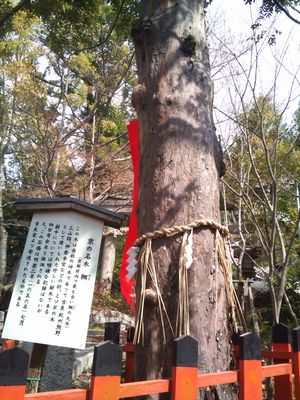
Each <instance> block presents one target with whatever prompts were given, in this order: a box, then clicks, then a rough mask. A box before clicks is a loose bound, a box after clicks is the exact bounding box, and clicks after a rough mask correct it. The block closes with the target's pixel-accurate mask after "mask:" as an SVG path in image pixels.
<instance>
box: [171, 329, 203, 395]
mask: <svg viewBox="0 0 300 400" xmlns="http://www.w3.org/2000/svg"><path fill="white" fill-rule="evenodd" d="M197 378H198V342H197V340H195V339H193V338H192V337H191V336H188V335H186V336H181V337H179V338H177V339H175V340H174V342H173V367H172V382H171V400H182V399H185V400H196V399H197V389H198V385H197Z"/></svg>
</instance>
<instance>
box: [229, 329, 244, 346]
mask: <svg viewBox="0 0 300 400" xmlns="http://www.w3.org/2000/svg"><path fill="white" fill-rule="evenodd" d="M241 334H242V333H241V331H237V332H233V334H232V337H231V340H232V344H233V345H234V346H237V345H238V344H239V343H240V342H239V341H240V336H241Z"/></svg>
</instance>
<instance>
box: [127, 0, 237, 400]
mask: <svg viewBox="0 0 300 400" xmlns="http://www.w3.org/2000/svg"><path fill="white" fill-rule="evenodd" d="M133 38H134V42H135V47H136V58H137V66H138V77H139V85H138V86H137V88H136V89H135V91H134V94H133V105H134V106H135V108H136V110H137V113H138V117H139V120H140V134H141V146H140V154H141V162H140V171H139V177H140V178H139V179H140V185H139V186H140V193H139V205H138V221H139V222H138V223H139V234H140V235H141V234H143V233H145V232H151V231H153V230H155V229H159V228H162V227H169V226H172V225H180V224H187V223H191V222H194V221H195V220H197V219H200V218H203V217H204V218H210V219H214V220H215V221H219V219H220V213H219V187H218V180H219V169H220V167H221V163H222V157H221V155H220V152H219V151H218V143H217V139H216V135H215V131H214V125H213V121H212V112H211V110H212V96H213V95H212V82H211V78H210V67H209V57H208V47H207V42H206V31H205V21H204V10H203V1H200V0H180V1H178V0H177V1H176V0H169V1H168V0H151V1H149V0H142V1H141V17H140V21H139V23H138V24H137V25H136V26H135V27H134V28H133ZM214 235H215V233H214V232H213V231H212V230H210V229H197V230H195V232H194V246H193V247H194V254H193V256H194V262H193V265H192V267H191V269H190V270H189V274H188V275H189V276H188V281H189V302H190V331H191V335H192V336H193V337H194V338H196V339H197V340H198V341H199V369H200V370H201V371H202V372H210V371H217V370H226V369H227V368H228V367H229V362H230V345H229V340H228V337H229V328H228V312H227V305H226V294H225V288H224V285H225V283H224V276H223V274H222V272H221V269H220V267H219V266H218V262H217V258H216V254H215V236H214ZM180 238H181V236H175V237H172V238H170V237H169V238H163V239H156V240H153V253H154V259H155V263H156V266H157V273H158V281H159V285H160V290H161V292H162V294H163V299H164V302H165V305H166V308H167V311H168V314H169V316H170V319H171V322H172V324H173V326H174V327H175V321H176V307H177V298H178V259H179V247H180V243H179V242H180V240H179V239H180ZM139 287H140V278H139V277H138V278H137V297H139ZM154 303H155V302H151V301H147V299H146V306H145V307H146V310H145V313H144V316H145V318H144V321H145V330H144V345H142V344H140V345H138V346H137V351H136V364H137V365H136V371H137V379H155V378H158V377H170V375H171V369H170V366H171V348H172V340H173V337H172V334H171V331H170V329H169V328H168V326H167V325H165V328H166V332H167V345H164V344H163V333H162V328H161V323H160V317H159V310H158V307H157V306H155V305H154ZM211 396H212V397H207V398H218V397H217V395H215V397H214V395H211ZM219 396H220V398H222V399H229V398H231V397H230V395H228V394H226V393H225V392H224V390H223V389H222V392H221V391H219ZM143 398H144V397H143ZM150 398H156V397H155V396H152V397H150ZM161 398H166V397H164V396H161ZM200 398H204V394H203V393H201V394H200Z"/></svg>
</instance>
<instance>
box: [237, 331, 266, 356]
mask: <svg viewBox="0 0 300 400" xmlns="http://www.w3.org/2000/svg"><path fill="white" fill-rule="evenodd" d="M239 346H240V359H241V360H261V349H260V347H261V343H260V338H259V337H258V336H257V335H256V334H255V333H251V332H248V333H244V334H243V335H241V336H240V337H239Z"/></svg>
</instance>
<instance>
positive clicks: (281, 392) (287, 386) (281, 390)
mask: <svg viewBox="0 0 300 400" xmlns="http://www.w3.org/2000/svg"><path fill="white" fill-rule="evenodd" d="M272 349H273V351H274V353H282V354H283V353H285V354H286V353H291V351H292V346H291V344H290V343H273V345H272ZM277 355H279V354H277ZM291 358H292V357H287V358H286V359H284V358H281V357H280V356H279V357H276V358H274V364H275V365H276V364H282V363H286V364H289V363H290V362H291ZM274 386H275V400H293V375H292V368H290V372H289V373H288V374H285V375H281V376H276V377H275V378H274Z"/></svg>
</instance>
